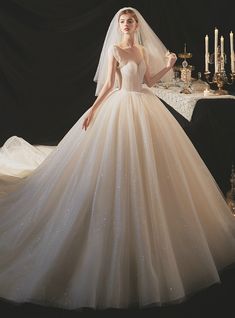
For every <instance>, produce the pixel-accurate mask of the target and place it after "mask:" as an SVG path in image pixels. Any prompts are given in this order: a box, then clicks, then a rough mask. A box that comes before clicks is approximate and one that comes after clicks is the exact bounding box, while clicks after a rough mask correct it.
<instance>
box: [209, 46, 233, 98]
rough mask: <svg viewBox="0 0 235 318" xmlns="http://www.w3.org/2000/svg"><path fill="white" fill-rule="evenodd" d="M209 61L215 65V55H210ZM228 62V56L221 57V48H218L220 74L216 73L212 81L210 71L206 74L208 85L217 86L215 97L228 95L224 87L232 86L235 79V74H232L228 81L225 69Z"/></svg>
mask: <svg viewBox="0 0 235 318" xmlns="http://www.w3.org/2000/svg"><path fill="white" fill-rule="evenodd" d="M209 61H210V64H213V63H214V62H215V55H214V54H211V55H209ZM225 62H226V56H225V54H222V55H221V50H220V46H218V55H217V63H218V72H215V73H214V75H213V76H212V79H211V80H210V75H211V72H210V71H206V72H204V75H205V78H206V81H207V83H208V84H216V85H217V89H216V91H215V92H214V94H215V95H227V94H228V91H227V90H225V89H223V87H224V85H225V84H226V85H232V84H233V82H234V79H235V73H234V72H232V73H231V74H230V78H231V79H230V80H229V79H228V76H227V74H226V71H225V69H224V64H225Z"/></svg>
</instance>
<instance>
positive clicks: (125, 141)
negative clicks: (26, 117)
mask: <svg viewBox="0 0 235 318" xmlns="http://www.w3.org/2000/svg"><path fill="white" fill-rule="evenodd" d="M117 51H118V48H117V47H116V46H114V47H113V54H115V56H116V58H119V63H120V68H119V69H120V74H121V77H122V86H121V88H120V89H117V90H114V91H113V92H112V93H110V94H109V96H108V97H107V98H106V99H105V101H103V103H102V104H101V105H100V107H99V108H98V109H97V111H96V113H95V118H94V120H93V121H92V123H91V125H90V126H89V127H88V129H87V130H86V131H85V130H83V129H82V123H83V120H84V116H86V114H87V112H86V113H84V115H83V116H82V117H81V118H80V119H79V120H78V122H77V123H76V124H75V125H74V126H73V127H72V129H71V130H70V131H69V132H68V133H67V134H66V136H65V137H64V138H63V139H62V141H61V142H60V143H59V144H58V146H57V147H56V148H55V149H54V150H52V151H51V152H50V150H48V153H47V154H45V157H46V159H44V160H41V161H43V162H42V163H41V164H40V165H39V166H38V167H37V168H36V169H34V171H33V172H31V173H30V174H29V176H28V177H26V178H23V179H21V181H20V182H10V183H11V185H14V187H13V188H14V191H13V189H12V188H11V187H10V188H9V189H11V190H9V189H8V190H7V191H6V190H5V189H6V181H5V182H3V183H2V192H8V193H5V194H4V195H2V196H1V199H0V297H1V298H4V299H8V300H11V301H14V302H33V303H39V304H43V305H44V304H45V305H51V306H57V307H63V308H69V309H75V308H81V307H92V308H111V307H112V308H125V307H128V306H132V305H137V306H145V305H162V304H168V303H174V302H177V301H182V300H184V299H185V297H187V296H188V295H191V294H192V293H195V292H197V291H199V290H200V289H203V288H206V287H208V286H210V285H212V284H214V283H218V282H220V278H219V271H220V270H222V269H223V268H225V267H226V266H227V265H229V264H231V263H233V262H234V261H235V220H234V217H233V215H232V214H231V212H230V210H229V208H228V207H227V205H226V202H225V200H224V198H223V196H222V194H221V192H220V190H219V188H218V186H217V185H216V183H215V181H214V179H213V177H212V176H211V174H210V173H209V171H208V169H207V168H206V166H205V164H204V163H203V161H202V159H201V158H200V156H199V155H198V153H197V151H196V150H195V148H194V147H193V145H192V143H191V142H190V140H189V139H188V137H187V136H186V135H185V133H184V131H183V130H182V128H181V127H180V126H179V124H178V123H177V121H176V120H175V119H174V118H173V116H172V115H171V114H170V113H169V111H168V110H167V109H166V108H165V106H164V105H163V104H162V103H161V101H160V100H159V99H158V98H157V97H156V96H155V95H154V94H153V92H152V91H151V90H150V89H148V88H144V87H143V86H142V84H141V83H142V82H143V76H144V73H145V69H146V65H145V61H144V60H143V59H142V60H141V61H140V62H139V63H137V62H136V61H133V60H130V59H128V58H127V55H125V58H124V57H123V56H121V54H118V52H117ZM119 53H120V52H119ZM117 55H118V56H117ZM120 56H121V57H120ZM31 150H32V149H31ZM49 152H50V154H49ZM45 157H44V158H45ZM2 174H4V171H2ZM7 174H8V175H10V173H9V171H8V173H7ZM3 177H4V176H3ZM14 180H15V179H14Z"/></svg>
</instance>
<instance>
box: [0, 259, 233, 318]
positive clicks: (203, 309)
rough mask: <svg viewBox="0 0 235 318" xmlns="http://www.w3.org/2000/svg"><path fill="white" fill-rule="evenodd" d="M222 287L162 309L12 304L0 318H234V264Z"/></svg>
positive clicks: (1, 309)
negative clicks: (51, 306) (82, 307)
mask: <svg viewBox="0 0 235 318" xmlns="http://www.w3.org/2000/svg"><path fill="white" fill-rule="evenodd" d="M220 277H221V284H216V285H214V286H211V287H210V288H208V289H206V290H203V291H200V292H198V293H197V294H195V295H193V296H191V297H190V298H189V299H188V300H187V301H185V302H183V303H181V304H178V305H170V306H164V307H154V308H146V309H138V308H136V309H123V310H117V309H107V310H92V309H82V310H76V311H69V310H62V309H56V308H48V307H42V306H37V305H33V304H21V305H12V304H10V303H8V302H5V301H1V302H0V317H1V318H12V317H16V318H17V317H23V318H74V317H123V318H124V317H137V316H138V317H139V316H144V317H156V318H169V317H172V318H178V317H188V318H191V317H198V318H199V317H200V318H202V317H208V318H211V317H223V318H227V317H231V318H232V317H235V265H233V266H231V267H230V268H227V269H226V270H224V271H223V272H222V273H221V275H220Z"/></svg>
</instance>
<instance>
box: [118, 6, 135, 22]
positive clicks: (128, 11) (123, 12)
mask: <svg viewBox="0 0 235 318" xmlns="http://www.w3.org/2000/svg"><path fill="white" fill-rule="evenodd" d="M123 14H131V15H132V18H134V19H135V21H136V22H137V23H138V18H137V16H136V14H135V12H134V11H133V10H131V9H124V10H122V11H121V12H120V13H119V16H118V21H119V19H120V17H121V16H122V15H123Z"/></svg>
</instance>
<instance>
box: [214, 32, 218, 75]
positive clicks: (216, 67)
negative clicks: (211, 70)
mask: <svg viewBox="0 0 235 318" xmlns="http://www.w3.org/2000/svg"><path fill="white" fill-rule="evenodd" d="M214 57H215V73H217V72H218V29H217V28H215V48H214Z"/></svg>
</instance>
